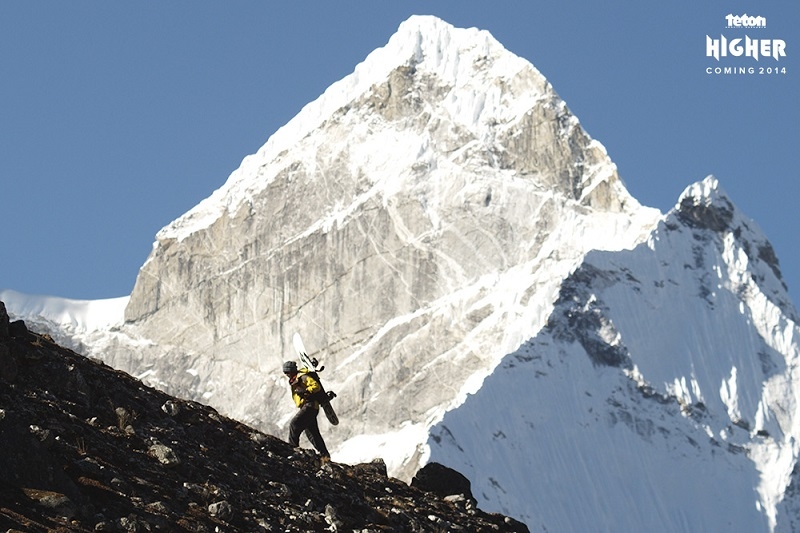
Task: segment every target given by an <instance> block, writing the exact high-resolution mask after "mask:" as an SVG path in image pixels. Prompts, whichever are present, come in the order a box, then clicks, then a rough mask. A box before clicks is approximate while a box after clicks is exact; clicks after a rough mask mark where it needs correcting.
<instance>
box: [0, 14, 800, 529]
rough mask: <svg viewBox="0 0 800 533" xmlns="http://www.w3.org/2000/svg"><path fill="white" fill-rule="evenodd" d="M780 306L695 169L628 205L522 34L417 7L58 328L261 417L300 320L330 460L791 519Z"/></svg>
mask: <svg viewBox="0 0 800 533" xmlns="http://www.w3.org/2000/svg"><path fill="white" fill-rule="evenodd" d="M11 311H13V309H11ZM796 317H797V314H796V311H795V310H794V307H793V306H792V304H791V302H790V300H789V298H788V296H787V294H786V290H785V287H784V285H783V281H782V279H781V275H780V269H779V265H778V261H777V258H776V257H775V254H774V252H773V251H772V247H771V246H770V245H769V243H768V241H767V239H766V238H765V237H764V236H763V234H762V233H761V232H760V230H759V229H758V228H757V226H756V225H755V224H754V223H753V222H752V221H750V220H748V219H747V218H746V217H745V216H744V215H742V214H741V213H740V212H739V211H738V210H737V209H736V207H735V206H734V204H733V202H732V201H731V200H730V199H729V198H728V197H727V195H725V193H724V192H723V191H722V189H721V187H720V186H719V183H718V181H717V180H716V179H715V178H712V177H709V178H706V179H705V180H703V181H701V182H699V183H696V184H694V185H691V186H689V187H688V188H687V190H686V191H685V192H684V194H683V195H682V196H681V198H680V199H679V202H678V204H677V205H676V207H675V209H673V210H672V211H671V212H670V213H667V214H666V215H663V214H662V213H660V212H659V211H657V210H655V209H651V208H647V207H643V206H641V205H640V204H639V203H638V202H637V201H636V200H635V199H634V198H633V197H631V196H630V194H629V193H628V192H627V190H626V189H625V187H624V185H623V183H622V182H621V180H620V178H619V176H618V175H617V171H616V167H615V165H614V164H613V163H612V162H611V160H610V159H609V157H608V155H607V154H606V151H605V149H604V148H603V146H602V145H601V144H600V143H598V142H597V141H595V140H593V139H591V138H590V137H589V135H587V133H586V132H585V131H584V130H583V129H582V128H581V126H580V123H579V122H578V120H577V119H576V118H575V117H574V116H573V115H572V114H571V113H570V112H569V109H568V108H567V106H566V104H565V103H564V102H563V101H562V100H561V99H560V98H559V97H558V96H557V94H556V93H555V92H554V90H553V88H552V87H551V86H550V84H549V83H548V82H547V80H546V79H545V78H544V77H543V76H542V75H541V74H540V73H539V72H538V71H537V70H536V69H535V68H534V67H533V66H532V65H531V64H530V63H529V62H527V61H525V60H523V59H521V58H519V57H517V56H515V55H514V54H512V53H510V52H509V51H507V50H505V49H504V48H503V47H502V46H501V45H500V44H499V43H498V42H497V41H496V40H495V39H494V38H493V37H492V36H491V35H490V34H488V33H487V32H485V31H479V30H476V29H458V28H454V27H452V26H450V25H449V24H447V23H445V22H443V21H441V20H439V19H436V18H434V17H412V18H411V19H409V20H407V21H406V22H404V23H403V24H402V25H401V26H400V28H399V30H398V32H397V33H396V34H395V35H394V36H392V37H391V39H390V40H389V42H388V43H387V45H386V46H385V47H383V48H380V49H378V50H376V51H374V52H373V53H372V54H370V55H369V56H368V57H367V58H366V59H365V60H364V62H363V63H361V64H359V65H358V66H357V67H356V69H355V71H354V72H353V73H352V74H350V75H349V76H347V77H345V78H344V79H342V80H341V81H339V82H336V83H334V84H333V85H331V87H330V88H329V89H328V90H327V91H325V93H324V94H323V95H321V96H320V97H319V98H318V99H317V100H316V101H314V102H312V103H310V104H308V105H307V106H306V107H305V108H303V110H302V111H301V112H300V113H299V114H298V115H297V116H296V117H295V118H294V119H292V120H291V121H290V122H289V123H288V124H286V125H285V126H284V127H283V128H281V129H280V130H278V131H277V132H276V133H275V134H274V135H273V136H272V137H271V138H270V139H269V140H268V141H267V143H266V144H265V145H264V146H263V147H262V148H261V149H260V150H259V151H258V152H257V153H256V154H254V155H251V156H248V157H247V158H245V159H244V161H243V162H242V165H241V166H240V168H239V169H237V170H236V171H235V172H233V174H231V176H230V177H229V179H228V180H227V182H226V183H225V184H224V185H223V186H222V187H221V188H220V189H219V190H217V191H215V192H214V193H213V194H212V195H211V196H210V197H209V198H207V199H206V200H204V201H203V202H201V203H200V204H199V205H197V206H196V207H195V208H194V209H192V210H191V211H189V212H188V213H186V214H185V215H184V216H182V217H180V218H179V219H178V220H176V221H174V222H173V223H172V224H170V225H169V226H167V227H166V228H164V229H163V230H162V231H160V232H159V233H158V235H157V240H156V243H155V244H154V247H153V250H152V253H151V254H150V256H149V257H148V259H147V261H146V262H145V264H144V265H143V266H142V268H141V271H140V273H139V276H138V278H137V281H136V285H135V287H134V290H133V293H132V294H131V296H130V300H129V302H128V304H127V307H126V309H125V320H124V323H120V324H119V325H117V326H115V327H112V328H106V329H97V330H94V331H85V332H82V333H81V334H80V335H78V334H73V335H71V337H72V339H73V342H81V343H82V345H83V346H84V347H85V348H86V351H88V352H89V353H91V354H93V355H97V356H98V357H101V358H102V359H103V360H104V361H106V362H107V363H108V364H110V365H112V366H115V367H117V368H121V369H123V370H126V371H128V372H130V373H132V374H134V375H136V376H138V377H141V378H142V379H144V380H146V381H147V382H148V383H150V384H153V385H156V386H158V387H160V388H163V389H165V390H167V391H168V392H170V393H171V394H174V395H178V396H182V397H186V398H189V399H193V400H197V401H200V402H203V403H208V404H210V405H212V406H214V407H215V408H217V409H218V410H220V411H221V412H223V413H225V414H226V415H228V416H231V417H233V418H235V419H238V420H241V421H243V422H246V423H248V424H252V425H254V426H256V427H258V428H259V429H261V430H263V431H266V432H269V433H272V434H275V435H281V436H283V435H285V434H286V424H287V422H288V420H289V417H290V416H291V414H292V410H293V408H294V406H293V405H292V403H291V401H290V400H289V399H288V397H287V391H286V387H285V383H284V382H283V380H282V376H281V364H282V362H283V361H284V360H287V359H293V358H294V357H295V354H294V353H293V350H292V345H291V338H292V335H293V334H294V333H295V332H301V334H302V336H303V338H304V339H305V341H306V347H308V348H309V349H310V350H311V351H312V355H316V356H317V357H318V358H319V359H321V360H322V361H323V363H324V364H325V366H326V367H328V369H329V370H327V371H326V374H325V375H324V376H323V379H324V380H325V385H326V388H327V389H329V390H335V391H336V392H337V393H338V395H339V396H338V398H337V399H336V400H335V402H336V409H337V412H338V413H339V417H340V419H341V421H342V423H341V424H340V425H339V426H337V427H335V428H332V427H326V426H324V424H323V433H325V438H326V441H327V442H328V445H329V448H331V450H332V452H333V458H334V460H336V461H341V462H351V463H357V462H365V461H369V460H372V459H373V458H375V457H381V458H384V459H385V460H386V463H387V466H388V469H389V472H390V473H391V474H392V475H396V476H399V477H402V478H406V479H407V478H409V477H410V476H411V474H412V473H413V472H415V471H416V470H417V468H418V467H419V465H421V464H425V463H428V462H430V461H436V462H438V463H442V464H445V465H452V466H454V467H456V468H457V469H458V470H459V471H461V472H464V473H465V474H467V476H468V477H469V478H470V479H471V481H472V483H473V486H474V487H475V490H474V494H475V497H476V498H478V500H479V501H480V502H481V504H482V505H484V506H485V508H487V509H489V510H493V511H500V512H503V513H504V514H507V515H510V516H514V517H516V518H520V519H522V520H524V521H525V522H527V523H528V525H529V526H530V527H531V529H547V530H559V531H569V530H574V531H577V530H597V529H601V530H669V531H696V530H729V529H732V528H734V529H742V530H747V531H766V530H780V529H786V530H790V529H791V528H792V524H793V520H797V519H798V518H797V517H798V511H799V509H798V504H797V502H796V497H795V496H794V488H793V487H794V486H795V483H796V482H795V481H794V479H793V475H794V474H793V469H794V467H795V464H796V458H797V451H796V446H795V445H794V444H793V443H794V442H796V441H797V439H798V437H799V436H800V435H798V432H800V429H799V428H798V425H797V421H796V416H797V415H796V413H795V409H794V408H793V406H794V405H795V404H796V402H797V400H798V397H799V396H800V390H799V389H798V384H797V383H796V380H795V378H793V373H792V369H793V368H794V366H795V365H796V364H797V360H798V359H797V358H798V344H797V338H798V328H797V319H796ZM54 336H55V334H54ZM720 487H724V490H720Z"/></svg>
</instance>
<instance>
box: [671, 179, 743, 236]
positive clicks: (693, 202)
mask: <svg viewBox="0 0 800 533" xmlns="http://www.w3.org/2000/svg"><path fill="white" fill-rule="evenodd" d="M735 211H736V208H735V207H734V205H733V202H732V201H731V200H730V198H729V197H728V195H727V194H726V193H725V191H724V190H723V189H722V187H721V186H720V184H719V181H718V180H717V178H715V177H714V176H707V177H706V178H705V179H703V180H702V181H698V182H696V183H693V184H692V185H689V186H688V187H686V189H685V190H684V191H683V193H682V194H681V196H680V198H679V199H678V204H677V205H676V206H675V212H676V214H677V216H678V218H679V219H680V220H681V221H682V222H684V223H685V224H687V225H689V226H691V227H694V228H705V229H710V230H712V231H717V232H721V231H725V230H726V229H728V228H729V227H730V225H731V222H732V220H733V216H734V213H735Z"/></svg>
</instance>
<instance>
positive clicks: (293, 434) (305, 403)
mask: <svg viewBox="0 0 800 533" xmlns="http://www.w3.org/2000/svg"><path fill="white" fill-rule="evenodd" d="M283 373H284V374H285V375H286V377H287V378H289V385H290V387H291V389H292V398H293V399H294V403H295V405H297V407H298V408H299V411H298V412H297V414H296V415H294V418H292V421H291V422H290V423H289V444H291V445H292V446H299V445H300V434H301V433H303V432H305V434H306V437H308V440H309V441H311V444H312V445H313V446H314V448H316V449H317V451H318V452H319V454H320V457H321V459H322V461H323V462H327V461H330V459H331V454H330V453H329V452H328V448H327V447H326V446H325V441H324V440H323V439H322V434H321V433H320V432H319V425H318V424H317V415H318V414H319V402H317V401H316V400H314V395H315V394H316V393H319V392H320V391H321V390H322V386H321V385H320V384H319V381H317V380H316V379H314V378H313V377H312V376H310V375H309V374H308V371H307V370H306V369H303V371H298V369H297V363H295V362H294V361H287V362H285V363H284V364H283Z"/></svg>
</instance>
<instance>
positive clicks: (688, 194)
mask: <svg viewBox="0 0 800 533" xmlns="http://www.w3.org/2000/svg"><path fill="white" fill-rule="evenodd" d="M681 226H685V227H687V228H688V229H690V230H693V231H696V232H699V233H696V234H695V236H694V239H695V241H696V242H697V243H698V244H696V245H695V248H696V249H697V250H698V251H697V252H696V253H695V256H696V257H697V258H699V255H700V250H701V248H703V247H702V246H700V244H699V243H704V245H705V246H708V245H709V244H714V246H715V247H716V248H717V249H719V250H720V252H721V253H722V255H721V257H722V258H723V259H724V260H725V264H727V265H729V269H728V271H729V272H731V273H733V272H739V273H746V275H744V274H740V276H744V277H743V278H742V279H739V280H738V283H739V284H740V290H741V291H745V287H747V286H749V285H751V284H753V283H755V284H757V285H758V286H759V289H758V292H759V293H762V294H764V295H765V296H766V297H767V298H769V299H770V301H772V302H773V303H774V304H775V305H777V306H778V307H779V308H780V309H781V311H782V312H783V313H785V314H786V316H787V317H790V318H792V319H793V320H794V321H795V322H797V321H798V320H797V316H798V315H797V311H796V310H795V307H794V305H793V304H792V302H791V299H790V298H789V294H788V289H787V287H786V284H785V282H784V280H783V275H782V274H781V270H780V264H779V262H778V257H777V255H776V254H775V250H774V249H773V248H772V244H771V243H770V242H769V240H768V239H767V237H766V236H765V235H764V233H763V232H762V230H761V229H760V228H759V227H758V224H756V222H755V221H753V220H751V219H749V218H748V217H747V216H745V215H744V214H743V213H742V212H741V211H740V210H739V209H738V208H737V207H736V205H735V204H734V203H733V201H732V200H731V199H730V197H729V196H728V195H727V193H726V192H725V190H724V189H723V188H722V186H721V185H720V183H719V181H718V180H717V179H716V178H714V177H713V176H708V177H706V178H705V179H703V180H702V181H699V182H697V183H694V184H692V185H690V186H688V187H687V188H686V189H685V190H684V192H683V194H681V196H680V199H679V200H678V203H677V204H676V206H675V208H674V209H673V210H672V211H670V213H668V215H667V217H666V218H665V224H664V226H663V228H662V231H660V232H656V234H655V235H654V237H658V235H660V234H661V235H663V234H664V232H665V231H666V232H669V231H674V230H676V229H679V228H680V227H681ZM704 230H708V231H709V232H710V233H704ZM697 261H699V259H695V262H697ZM737 279H738V278H737V276H733V277H732V278H731V281H732V282H733V281H736V280H737ZM748 292H752V291H748Z"/></svg>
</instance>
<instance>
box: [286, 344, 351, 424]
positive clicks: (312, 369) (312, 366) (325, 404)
mask: <svg viewBox="0 0 800 533" xmlns="http://www.w3.org/2000/svg"><path fill="white" fill-rule="evenodd" d="M292 343H293V344H294V349H295V351H296V352H297V355H298V357H300V362H302V363H303V364H304V365H306V368H307V369H308V373H309V374H311V376H312V377H313V378H314V379H316V380H317V383H319V386H320V389H322V390H321V391H320V392H319V393H318V394H316V395H315V398H314V400H316V401H318V402H319V405H320V407H322V410H323V411H324V412H325V416H326V417H327V418H328V422H330V423H331V424H332V425H334V426H336V425H338V424H339V417H338V416H336V411H334V410H333V406H332V405H331V400H332V399H334V398H336V394H335V393H333V392H325V388H324V387H323V386H322V382H321V381H320V379H319V372H322V371H323V370H325V367H324V366H321V367H319V368H317V365H318V364H319V361H317V359H316V358H311V357H309V356H308V353H306V347H305V345H304V344H303V339H301V338H300V334H299V333H295V334H294V337H293V338H292Z"/></svg>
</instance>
